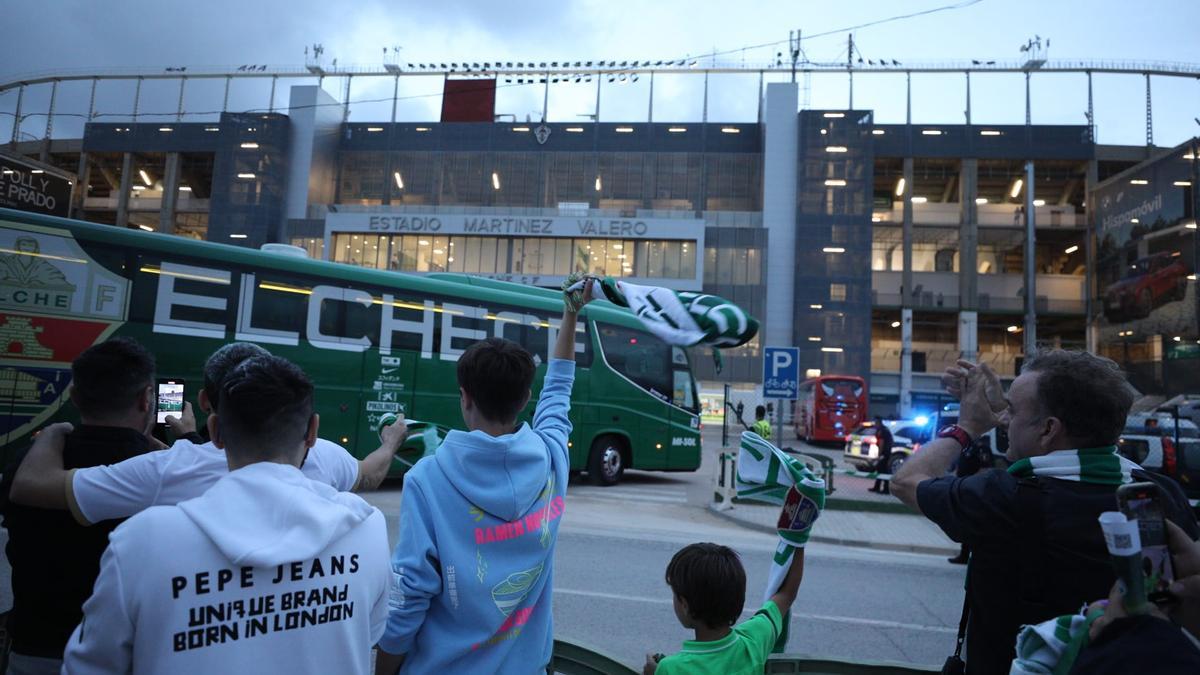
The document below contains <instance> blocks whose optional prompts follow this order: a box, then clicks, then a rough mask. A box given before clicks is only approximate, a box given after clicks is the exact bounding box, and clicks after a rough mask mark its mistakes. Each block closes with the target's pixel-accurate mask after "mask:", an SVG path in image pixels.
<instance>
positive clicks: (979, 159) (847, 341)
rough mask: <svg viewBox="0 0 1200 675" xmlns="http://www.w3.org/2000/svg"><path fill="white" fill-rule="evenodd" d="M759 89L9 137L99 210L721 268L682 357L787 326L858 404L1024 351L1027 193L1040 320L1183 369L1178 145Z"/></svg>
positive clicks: (454, 264) (313, 94) (1191, 274)
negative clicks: (726, 318)
mask: <svg viewBox="0 0 1200 675" xmlns="http://www.w3.org/2000/svg"><path fill="white" fill-rule="evenodd" d="M272 96H274V94H272ZM761 111H762V112H761V115H760V118H761V119H760V121H759V122H757V123H739V124H720V123H657V122H656V123H646V122H641V123H627V124H626V123H596V122H590V123H538V122H536V121H535V122H532V123H520V122H485V121H479V122H447V121H443V122H428V123H390V122H378V123H376V122H358V121H355V122H347V121H345V120H346V116H345V115H344V114H343V109H342V106H341V104H340V103H339V102H338V101H337V100H335V99H334V98H333V97H332V96H330V95H329V94H328V93H327V92H326V91H324V90H323V89H321V88H319V87H315V86H294V87H292V88H291V89H290V100H289V106H288V108H287V109H286V110H283V111H280V112H273V113H266V114H262V113H223V114H222V115H221V116H220V119H219V121H216V122H171V123H162V122H154V123H133V122H118V123H89V124H87V125H86V128H85V132H84V134H83V137H82V138H76V139H61V138H56V139H53V140H52V141H49V142H48V143H42V142H40V141H39V142H21V143H14V144H13V145H11V146H7V149H8V152H9V154H10V156H11V155H26V156H30V157H37V156H38V155H39V154H40V155H41V159H42V161H43V162H45V166H46V168H47V169H52V168H55V167H57V168H59V169H61V170H64V171H68V172H71V173H72V174H78V181H79V187H80V188H81V189H77V190H76V191H75V199H74V203H73V204H72V213H73V215H74V216H75V217H79V218H82V219H84V220H89V221H93V222H97V223H107V224H111V225H114V226H118V227H138V228H141V229H144V230H152V231H158V232H166V233H171V234H175V235H180V236H187V237H193V238H199V239H207V240H210V241H215V242H221V243H226V244H234V245H242V246H254V247H257V246H259V245H261V244H264V243H268V242H284V243H291V244H295V245H298V246H301V247H303V248H305V249H306V250H307V251H308V252H309V254H310V255H311V256H313V257H319V258H326V259H329V260H334V261H338V262H344V263H350V264H357V265H366V266H370V267H379V268H387V269H395V270H401V271H406V272H414V273H418V274H420V273H431V272H438V271H450V272H465V273H470V274H481V275H486V276H489V277H494V278H500V279H508V280H513V281H518V282H521V283H527V284H533V285H542V286H554V285H557V284H558V283H560V282H561V280H562V279H563V278H564V277H565V276H566V275H567V274H569V273H571V272H573V271H577V270H586V271H587V272H590V273H598V274H604V275H610V276H616V277H623V278H627V279H630V280H632V281H635V282H645V283H651V284H655V285H662V286H668V287H671V288H676V289H682V290H698V291H704V292H707V293H713V294H717V295H721V296H723V297H726V298H728V299H730V300H732V301H734V302H736V303H738V304H740V305H742V306H743V307H745V308H746V309H747V310H749V311H750V312H751V313H752V314H753V315H755V316H756V317H759V318H760V320H761V322H762V325H763V330H762V332H761V334H760V335H759V337H758V338H757V339H756V340H755V341H754V342H752V343H751V344H749V345H747V346H745V347H743V348H740V349H738V350H734V351H732V352H729V353H727V355H726V358H725V368H724V370H723V371H722V372H721V373H720V374H717V373H716V372H715V371H714V368H713V364H712V360H711V359H706V358H697V359H695V363H696V366H697V371H698V372H697V375H698V377H699V378H700V379H701V380H702V381H703V382H706V383H708V384H709V385H710V387H711V386H712V385H715V384H716V383H718V382H734V383H740V384H747V385H748V384H751V383H754V382H755V381H757V380H759V379H760V377H761V375H760V374H761V349H762V347H763V346H766V345H772V346H774V345H794V346H797V347H799V348H800V353H801V367H802V369H804V370H805V371H806V372H808V373H809V374H816V373H823V374H834V373H838V374H855V375H861V376H864V377H869V378H870V382H871V394H872V401H873V412H879V413H887V412H889V411H890V410H893V409H895V408H896V407H898V406H899V405H900V402H901V397H900V393H901V389H902V386H901V385H902V379H906V378H902V371H905V370H907V368H906V367H905V363H904V362H905V361H909V362H910V363H911V373H912V374H911V378H912V385H911V396H912V400H911V403H910V402H909V401H907V400H905V401H904V403H905V407H906V408H907V407H910V405H911V407H912V408H915V409H922V408H923V409H929V408H930V407H932V406H936V405H937V404H938V403H939V402H940V399H939V398H938V397H939V394H938V385H937V374H938V373H939V372H940V371H941V370H942V369H943V368H944V367H946V366H947V365H950V364H952V363H953V362H954V361H955V360H956V359H957V358H960V357H966V358H971V359H978V360H982V361H985V362H987V363H989V364H991V365H992V367H993V368H995V369H996V370H997V371H998V372H1000V373H1002V374H1003V375H1006V376H1012V375H1013V374H1014V373H1015V372H1016V371H1017V370H1018V369H1019V367H1020V364H1021V360H1022V357H1023V354H1024V346H1023V342H1024V341H1023V335H1022V332H1023V331H1024V330H1025V328H1024V324H1023V322H1022V316H1023V314H1024V312H1025V288H1026V285H1027V284H1026V281H1025V278H1024V276H1023V269H1024V259H1025V255H1026V251H1025V220H1024V217H1025V216H1024V211H1025V206H1024V205H1025V204H1026V200H1027V199H1028V198H1030V197H1032V198H1033V200H1032V201H1031V202H1030V203H1032V204H1033V209H1034V216H1035V217H1034V223H1035V227H1036V237H1035V242H1036V243H1035V246H1034V248H1033V259H1034V271H1035V288H1036V291H1035V293H1034V296H1035V299H1034V304H1035V309H1036V312H1037V341H1038V344H1040V345H1053V346H1062V347H1076V348H1085V347H1087V348H1090V349H1092V350H1095V351H1099V352H1101V353H1104V354H1107V355H1109V356H1112V357H1113V358H1115V359H1117V360H1118V361H1119V362H1121V363H1122V364H1123V365H1125V366H1126V367H1127V368H1129V369H1130V371H1131V372H1134V373H1135V374H1136V377H1137V383H1138V385H1139V387H1141V388H1142V389H1143V390H1144V391H1147V392H1162V393H1164V394H1165V393H1174V392H1180V391H1190V390H1194V389H1196V387H1197V386H1198V385H1200V335H1198V331H1197V325H1196V323H1197V319H1196V317H1197V311H1196V307H1197V302H1198V298H1197V295H1196V290H1195V269H1196V268H1195V258H1196V256H1195V250H1194V249H1195V246H1196V244H1195V236H1194V233H1195V200H1196V197H1195V194H1194V192H1193V189H1192V185H1194V184H1196V179H1195V177H1194V175H1193V174H1194V173H1195V171H1196V165H1197V163H1196V162H1195V161H1194V160H1191V159H1189V158H1190V157H1194V156H1195V155H1194V150H1189V147H1190V146H1188V145H1187V144H1185V145H1184V146H1180V147H1179V148H1175V149H1171V150H1163V149H1157V148H1152V147H1147V146H1136V147H1135V146H1105V145H1098V144H1096V143H1095V142H1094V141H1093V136H1092V129H1091V128H1089V127H1088V126H1083V125H1080V126H1051V125H1013V126H1005V125H999V126H997V125H980V124H966V125H947V124H919V123H912V124H877V123H875V121H874V119H873V116H872V112H871V111H869V110H800V105H799V88H798V85H796V84H793V83H772V84H769V85H767V86H766V88H765V91H764V98H763V101H762V106H761ZM489 117H490V116H489ZM1185 156H1186V157H1185ZM1027 162H1032V168H1033V177H1034V178H1033V181H1032V184H1029V183H1028V180H1027V176H1028V174H1027V173H1026V170H1027ZM1030 190H1032V191H1033V193H1032V195H1030V194H1028V192H1029V191H1030ZM1089 317H1091V318H1090V320H1089ZM906 334H907V337H908V338H909V340H908V341H906V340H905V339H904V338H905V337H906ZM906 343H910V344H911V351H910V353H908V354H905V352H906ZM1174 361H1178V362H1179V363H1181V364H1183V365H1185V366H1188V367H1187V368H1180V369H1172V368H1164V365H1166V364H1168V363H1169V362H1174ZM1191 364H1196V365H1197V366H1198V367H1197V368H1195V369H1191V368H1190V365H1191ZM904 388H905V389H907V387H904Z"/></svg>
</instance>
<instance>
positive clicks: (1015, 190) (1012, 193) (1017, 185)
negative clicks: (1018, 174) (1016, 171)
mask: <svg viewBox="0 0 1200 675" xmlns="http://www.w3.org/2000/svg"><path fill="white" fill-rule="evenodd" d="M1024 186H1025V180H1024V179H1022V178H1018V179H1016V180H1015V181H1013V184H1012V189H1011V190H1009V191H1008V197H1009V199H1016V198H1017V195H1019V194H1021V188H1022V187H1024Z"/></svg>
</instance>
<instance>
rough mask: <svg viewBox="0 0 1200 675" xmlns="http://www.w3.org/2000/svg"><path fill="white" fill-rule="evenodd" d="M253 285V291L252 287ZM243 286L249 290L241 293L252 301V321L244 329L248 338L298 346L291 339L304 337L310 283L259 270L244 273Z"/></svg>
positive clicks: (244, 333) (245, 289) (243, 326)
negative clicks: (292, 337) (250, 286)
mask: <svg viewBox="0 0 1200 675" xmlns="http://www.w3.org/2000/svg"><path fill="white" fill-rule="evenodd" d="M251 282H253V284H254V287H253V288H249V284H250V283H251ZM242 284H243V285H244V286H245V287H246V288H244V290H243V291H242V292H243V293H244V294H247V295H249V296H250V297H251V298H252V299H253V307H252V309H251V311H250V317H249V318H250V321H249V323H247V324H243V325H242V326H241V330H242V331H243V333H242V335H243V336H244V337H245V338H246V339H251V340H254V341H256V342H274V343H277V344H295V343H294V342H292V340H291V339H290V337H289V336H293V335H294V336H295V338H296V339H298V340H302V339H304V338H305V324H306V323H307V321H306V318H307V316H308V299H309V297H310V295H309V294H310V293H312V287H313V284H312V282H311V281H309V280H304V279H300V278H299V277H291V276H283V275H278V274H274V273H272V272H262V271H256V272H243V274H242ZM243 302H244V300H243Z"/></svg>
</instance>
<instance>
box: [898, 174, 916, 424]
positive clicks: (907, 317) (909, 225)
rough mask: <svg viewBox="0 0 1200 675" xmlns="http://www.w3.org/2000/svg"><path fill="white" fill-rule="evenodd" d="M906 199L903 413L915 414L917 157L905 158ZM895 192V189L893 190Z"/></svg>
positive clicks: (902, 294)
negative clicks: (914, 330) (913, 407)
mask: <svg viewBox="0 0 1200 675" xmlns="http://www.w3.org/2000/svg"><path fill="white" fill-rule="evenodd" d="M903 172H904V190H903V191H902V192H901V195H900V198H901V199H902V200H904V201H903V213H904V222H903V225H902V228H903V229H902V230H901V249H902V251H901V259H902V261H903V265H904V270H903V271H902V272H901V273H900V416H901V417H903V418H905V419H907V418H909V417H911V416H912V324H913V311H912V306H913V302H914V301H915V300H916V298H915V297H913V268H912V267H913V260H912V252H913V207H912V192H913V158H912V157H905V158H904V168H903ZM893 194H894V192H893Z"/></svg>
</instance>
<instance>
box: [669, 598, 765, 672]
mask: <svg viewBox="0 0 1200 675" xmlns="http://www.w3.org/2000/svg"><path fill="white" fill-rule="evenodd" d="M782 626H783V615H781V614H780V613H779V608H778V607H776V606H775V603H774V602H771V601H770V600H768V601H767V604H765V605H763V608H762V609H760V610H758V612H756V613H755V614H754V616H752V617H750V618H749V619H746V620H745V621H743V622H741V623H739V624H738V625H736V626H734V627H733V630H732V631H730V632H729V635H726V636H725V637H723V638H721V639H720V640H714V641H712V642H697V641H695V640H684V641H683V649H681V650H680V651H679V653H678V654H672V655H670V656H667V657H664V658H663V660H662V661H659V662H658V670H657V671H656V674H657V675H676V674H677V673H689V674H691V673H698V674H700V675H709V674H711V675H760V674H761V673H762V672H763V668H765V667H766V664H767V657H768V656H770V655H771V648H772V647H774V646H775V640H777V639H778V638H779V631H780V629H781V628H782Z"/></svg>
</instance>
